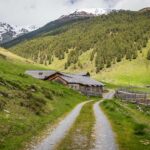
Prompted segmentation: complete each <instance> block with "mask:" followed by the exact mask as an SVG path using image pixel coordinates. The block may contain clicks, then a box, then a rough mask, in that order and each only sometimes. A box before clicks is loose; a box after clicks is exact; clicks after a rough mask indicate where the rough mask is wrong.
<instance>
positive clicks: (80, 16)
mask: <svg viewBox="0 0 150 150" xmlns="http://www.w3.org/2000/svg"><path fill="white" fill-rule="evenodd" d="M91 17H93V15H91V14H89V13H86V12H78V13H77V12H74V13H72V14H70V15H67V16H61V17H60V18H58V19H57V20H55V21H52V22H49V23H48V24H46V25H45V26H43V27H41V28H39V29H38V30H35V31H33V32H30V33H28V34H26V35H22V36H20V37H18V38H16V39H14V40H12V41H10V42H6V43H3V44H1V46H2V47H5V48H9V47H12V46H14V45H16V44H18V43H20V42H23V41H26V40H30V39H32V38H36V37H39V36H42V34H45V33H48V32H52V31H53V30H56V29H59V28H61V27H63V26H64V25H69V24H72V23H75V22H80V21H82V20H86V19H89V18H91ZM56 33H57V31H56ZM56 33H54V34H56Z"/></svg>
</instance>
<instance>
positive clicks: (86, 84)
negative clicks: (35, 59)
mask: <svg viewBox="0 0 150 150" xmlns="http://www.w3.org/2000/svg"><path fill="white" fill-rule="evenodd" d="M26 74H28V75H31V76H32V77H34V78H37V79H42V80H49V81H56V82H59V83H61V84H64V85H66V86H68V87H70V88H72V89H74V90H77V91H79V92H81V93H83V94H85V95H88V96H100V95H102V93H103V87H104V84H103V83H101V82H98V81H96V80H94V79H92V78H90V74H89V73H80V74H67V73H62V72H57V71H52V70H49V71H41V70H29V71H26Z"/></svg>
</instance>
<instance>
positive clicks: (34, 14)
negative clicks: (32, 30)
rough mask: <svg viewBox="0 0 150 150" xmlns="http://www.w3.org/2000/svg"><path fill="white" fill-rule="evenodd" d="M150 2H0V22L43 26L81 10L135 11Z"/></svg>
mask: <svg viewBox="0 0 150 150" xmlns="http://www.w3.org/2000/svg"><path fill="white" fill-rule="evenodd" d="M148 6H150V0H0V21H2V22H8V23H10V24H17V25H32V24H35V25H43V24H45V23H47V22H49V21H51V20H54V19H56V18H58V17H60V16H61V15H64V14H68V13H69V12H72V11H74V10H76V9H81V8H108V7H112V8H117V9H120V8H121V9H131V10H137V9H140V8H142V7H148Z"/></svg>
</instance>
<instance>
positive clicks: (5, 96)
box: [0, 50, 85, 150]
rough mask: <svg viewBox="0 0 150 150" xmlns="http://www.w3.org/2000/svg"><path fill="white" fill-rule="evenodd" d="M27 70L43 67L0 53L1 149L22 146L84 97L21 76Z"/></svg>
mask: <svg viewBox="0 0 150 150" xmlns="http://www.w3.org/2000/svg"><path fill="white" fill-rule="evenodd" d="M0 51H4V50H0ZM5 54H6V53H5ZM19 58H20V57H19ZM27 69H43V68H42V67H39V66H37V65H32V64H28V63H24V62H23V61H14V59H11V58H10V56H8V57H7V58H6V57H1V55H0V149H1V150H12V149H15V150H17V149H23V148H24V147H25V144H26V142H30V141H31V139H32V138H33V137H34V136H35V135H38V134H40V133H41V131H42V130H44V129H45V128H46V127H47V125H49V126H52V125H53V124H54V123H56V122H57V121H58V118H60V117H62V116H63V115H64V114H65V113H67V112H68V111H70V110H71V109H72V108H73V107H74V106H75V105H76V104H77V103H79V102H81V101H83V100H85V97H84V96H82V95H80V94H79V93H77V92H75V91H73V90H71V89H68V88H66V87H64V86H62V85H59V84H56V83H50V82H46V81H40V80H37V79H34V78H31V77H29V76H26V75H24V72H25V70H27Z"/></svg>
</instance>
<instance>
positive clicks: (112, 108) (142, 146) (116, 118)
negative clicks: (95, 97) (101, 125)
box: [101, 99, 150, 150]
mask: <svg viewBox="0 0 150 150" xmlns="http://www.w3.org/2000/svg"><path fill="white" fill-rule="evenodd" d="M101 107H102V109H103V110H104V112H105V114H106V115H107V116H108V118H109V120H110V122H111V124H112V128H113V130H114V132H115V133H116V137H117V141H118V144H119V149H120V150H149V149H150V108H148V107H145V106H137V105H135V104H127V103H124V102H121V101H120V100H115V99H114V100H113V101H110V100H109V101H107V100H106V101H104V102H102V104H101Z"/></svg>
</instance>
